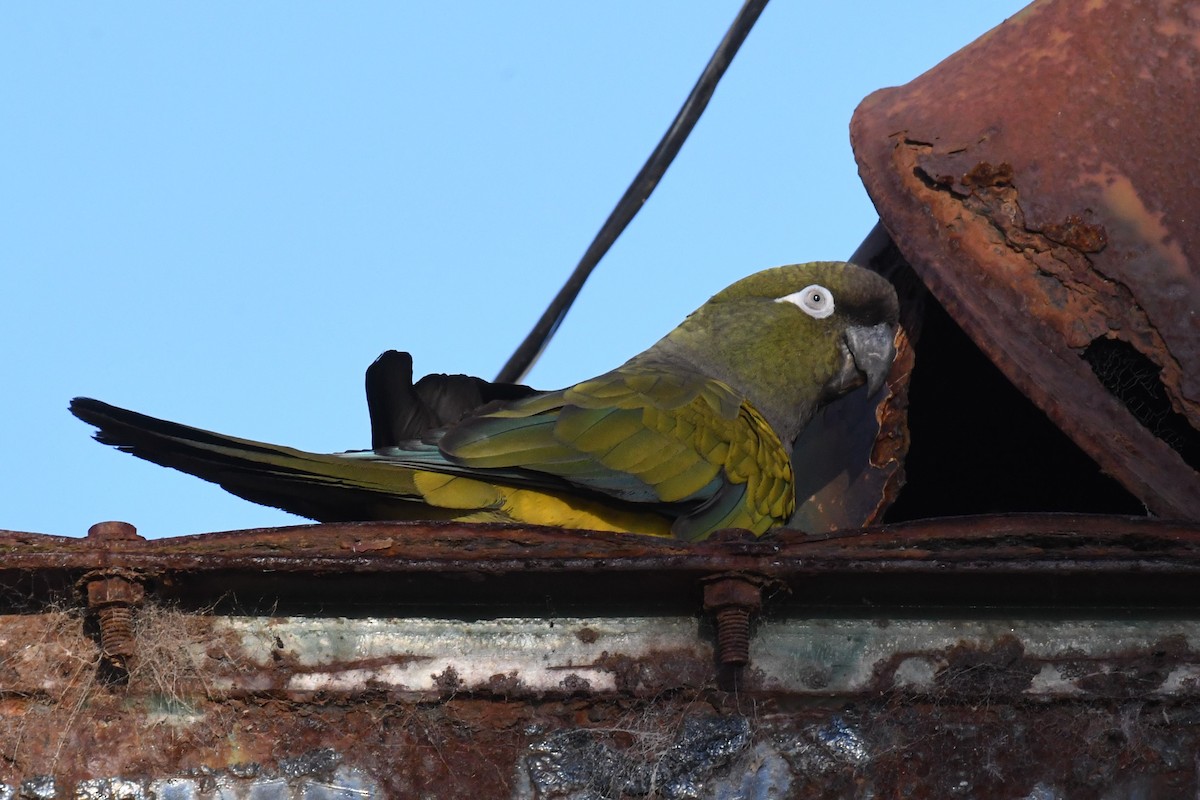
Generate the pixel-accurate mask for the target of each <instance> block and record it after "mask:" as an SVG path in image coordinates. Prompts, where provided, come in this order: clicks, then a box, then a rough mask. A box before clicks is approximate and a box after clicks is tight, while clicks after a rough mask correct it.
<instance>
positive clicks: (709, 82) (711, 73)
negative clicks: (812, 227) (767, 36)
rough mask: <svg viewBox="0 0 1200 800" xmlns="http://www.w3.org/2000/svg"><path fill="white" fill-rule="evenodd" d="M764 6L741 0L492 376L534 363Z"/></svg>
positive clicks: (519, 374) (511, 378)
mask: <svg viewBox="0 0 1200 800" xmlns="http://www.w3.org/2000/svg"><path fill="white" fill-rule="evenodd" d="M766 5H767V0H746V3H745V5H743V6H742V10H741V11H739V12H738V15H737V17H736V18H735V19H734V21H733V24H732V25H730V26H729V30H728V31H726V33H725V38H723V39H722V40H721V43H720V44H719V45H717V49H716V51H715V52H714V53H713V54H712V58H710V59H709V60H708V65H707V66H705V68H704V72H702V73H701V74H700V79H699V80H698V81H696V85H695V86H694V87H693V88H692V92H691V94H689V95H688V97H687V100H685V101H684V103H683V107H682V108H680V109H679V113H678V114H676V115H675V120H674V121H673V122H672V123H671V127H669V128H667V132H666V133H665V134H664V135H663V138H662V140H661V141H659V143H658V146H657V147H655V148H654V152H652V153H651V154H650V157H649V158H648V159H646V163H645V164H644V165H643V166H642V169H641V171H640V172H638V174H637V177H636V178H634V179H633V183H631V184H630V185H629V188H628V189H626V190H625V194H623V195H622V196H621V199H620V200H619V201H618V202H617V205H616V207H615V208H613V210H612V213H611V214H609V215H608V219H607V220H605V221H604V225H603V227H601V228H600V232H599V233H597V234H596V238H595V239H593V240H592V243H591V244H590V245H588V249H587V251H586V252H585V253H584V254H583V258H581V259H580V260H579V264H578V265H577V266H576V267H575V271H574V272H572V273H571V276H570V277H569V278H567V282H566V283H565V284H563V287H562V288H561V289H559V291H558V294H557V295H555V297H554V299H553V300H552V301H550V305H549V306H548V307H547V308H546V311H545V313H543V314H542V317H541V319H539V320H538V321H537V324H536V325H534V326H533V330H531V331H530V332H529V335H528V336H526V337H525V341H523V342H521V345H520V346H519V347H518V348H517V349H516V351H515V352H513V354H512V356H511V357H510V358H509V359H508V362H507V363H506V364H505V365H504V368H503V369H501V370H500V373H499V374H498V375H497V376H496V380H497V381H499V382H504V383H515V382H517V381H520V380H521V379H522V378H523V377H524V376H525V374H526V373H527V372H529V369H530V367H532V366H533V363H534V362H535V361H537V358H538V356H540V355H541V353H542V350H544V349H545V348H546V345H547V344H548V343H549V342H550V338H551V337H552V336H554V332H555V331H557V330H558V326H559V325H560V324H562V321H563V318H564V317H566V316H567V311H568V310H570V308H571V304H572V303H574V302H575V298H576V297H577V296H578V295H579V290H580V289H582V288H583V284H584V282H585V281H586V280H587V279H588V276H589V275H591V274H592V270H593V269H595V268H596V264H598V263H599V262H600V259H601V258H603V257H604V254H605V253H607V252H608V249H609V248H610V247H612V245H613V242H615V241H616V240H617V237H618V236H620V235H621V233H622V231H624V230H625V228H626V227H627V226H628V225H629V223H630V221H631V220H632V219H633V218H634V217H635V216H636V215H637V213H638V211H640V210H641V208H642V206H643V205H644V204H645V202H646V200H647V198H649V197H650V193H651V192H653V191H654V187H656V186H658V182H659V181H660V180H661V179H662V176H663V174H664V173H666V171H667V167H669V166H671V162H672V161H673V160H674V159H675V156H676V155H677V154H678V153H679V148H681V147H683V143H684V141H685V140H686V139H687V137H688V135H689V134H690V133H691V132H692V128H694V127H696V122H697V121H698V120H699V119H700V115H701V114H703V113H704V109H705V107H706V106H708V101H709V100H710V99H711V98H712V95H713V92H714V91H715V90H716V88H717V83H718V82H719V81H720V80H721V76H722V75H724V74H725V70H726V69H728V68H729V64H730V62H731V61H733V57H734V56H735V55H737V51H738V48H739V47H741V46H742V42H744V41H745V40H746V36H747V35H749V33H750V30H751V29H752V28H753V27H754V23H755V22H757V21H758V16H759V14H761V13H762V10H763V9H764V8H765V7H766Z"/></svg>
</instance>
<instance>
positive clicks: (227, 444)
mask: <svg viewBox="0 0 1200 800" xmlns="http://www.w3.org/2000/svg"><path fill="white" fill-rule="evenodd" d="M70 410H71V413H72V414H74V415H75V416H76V417H78V418H79V419H81V420H83V421H84V422H86V423H88V424H89V425H94V426H95V427H96V428H98V430H97V431H96V434H95V438H96V440H97V441H99V442H102V443H104V444H108V445H113V446H115V447H117V448H118V449H120V450H123V451H124V452H126V453H130V454H132V455H135V456H137V457H138V458H142V459H145V460H147V461H152V462H154V463H155V464H160V465H162V466H164V467H172V468H174V469H177V470H181V471H183V472H186V473H189V474H191V475H195V476H196V477H198V478H203V479H204V480H206V481H211V482H213V483H216V484H219V485H220V486H222V487H223V488H225V489H226V490H227V491H229V492H232V493H233V494H235V495H237V496H239V497H242V498H245V499H246V500H250V501H251V502H254V503H260V504H263V505H270V506H274V507H276V508H281V509H283V510H284V511H289V512H291V513H293V514H299V515H300V516H304V517H309V518H311V519H316V520H319V521H321V522H342V521H350V520H361V519H410V518H421V519H429V518H430V517H436V516H438V513H437V511H438V510H437V509H431V508H430V507H429V506H426V505H424V504H423V503H421V493H420V492H419V491H418V490H417V489H416V486H415V485H414V484H413V481H412V472H413V470H411V469H406V468H405V467H401V466H397V465H394V464H387V463H382V462H378V461H372V460H369V459H348V458H344V457H339V456H336V455H324V454H318V453H308V452H305V451H303V450H296V449H294V448H290V447H282V446H278V445H272V444H265V443H263V442H255V441H251V440H248V439H239V438H236V437H233V436H225V435H222V434H218V433H213V432H211V431H206V430H201V429H199V428H192V427H189V426H187V425H180V424H179V423H176V422H169V421H167V420H162V419H157V418H155V417H151V416H147V415H145V414H139V413H137V412H136V411H129V410H127V409H124V408H118V407H116V406H111V405H109V404H107V403H102V402H100V401H99V400H93V399H91V398H87V397H77V398H75V399H74V400H72V401H71V405H70ZM447 516H448V514H447Z"/></svg>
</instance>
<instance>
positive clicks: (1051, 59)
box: [851, 0, 1200, 519]
mask: <svg viewBox="0 0 1200 800" xmlns="http://www.w3.org/2000/svg"><path fill="white" fill-rule="evenodd" d="M1198 75H1200V18H1198V17H1197V15H1196V13H1195V8H1194V5H1193V4H1191V3H1186V2H1178V1H1176V2H1162V0H1097V2H1091V3H1088V4H1086V5H1085V6H1081V5H1080V4H1079V3H1075V2H1070V0H1040V1H1039V2H1035V3H1033V4H1032V5H1031V6H1029V7H1028V8H1026V9H1025V10H1023V11H1022V12H1020V13H1019V14H1017V15H1016V16H1014V17H1013V18H1012V19H1010V20H1008V21H1007V22H1005V23H1004V24H1002V25H1001V26H999V27H998V28H996V29H995V30H993V31H991V32H990V33H988V34H986V35H985V36H983V37H981V38H980V39H978V40H977V41H976V42H974V43H973V44H971V45H970V46H968V47H966V48H964V49H963V50H961V51H959V52H958V53H955V54H954V55H953V56H951V57H949V58H948V59H946V60H945V61H943V62H942V63H941V64H939V65H938V66H937V67H935V68H933V69H932V70H930V71H929V72H927V73H926V74H924V75H922V76H920V77H919V78H917V79H916V80H914V81H912V82H911V83H909V84H907V85H905V86H902V87H899V88H893V89H884V90H881V91H878V92H875V93H874V94H872V95H870V96H869V97H867V99H866V100H864V101H863V103H862V104H861V105H860V107H859V108H858V110H857V111H856V113H855V115H854V119H853V121H852V123H851V138H852V142H853V145H854V151H855V156H856V158H857V159H858V163H859V170H860V173H861V175H862V177H863V182H864V184H865V185H866V187H867V191H868V192H869V194H870V195H871V197H872V199H873V200H874V202H875V205H876V207H877V209H878V210H879V214H880V217H881V219H882V221H883V224H884V225H885V226H886V228H887V231H888V232H889V233H890V235H891V237H892V239H893V240H894V241H895V242H896V244H897V245H898V247H899V249H900V251H901V252H902V253H903V254H904V256H905V257H906V258H907V260H908V261H909V262H910V263H911V264H912V265H913V266H914V267H915V268H916V270H917V272H918V273H919V275H920V277H921V279H922V280H923V281H924V282H925V283H926V284H927V285H928V287H929V289H930V290H931V291H932V292H933V294H934V295H935V296H936V297H937V299H938V301H939V302H940V303H941V304H942V305H943V306H945V308H946V309H947V310H948V311H949V312H950V314H951V315H952V316H953V317H954V319H955V320H956V321H957V322H958V323H959V324H960V325H961V326H962V327H963V329H964V330H966V332H967V333H968V334H969V335H970V336H971V338H972V339H973V340H974V341H975V343H976V344H977V345H978V346H979V347H980V348H981V349H982V350H983V351H984V352H985V353H986V354H987V355H988V356H989V357H990V358H991V359H992V361H993V362H995V363H996V365H997V366H999V367H1000V368H1001V369H1002V370H1003V371H1004V373H1005V374H1006V375H1007V377H1008V378H1009V379H1010V380H1011V381H1012V382H1013V383H1014V384H1015V385H1016V386H1017V387H1018V388H1019V389H1021V391H1022V392H1024V393H1025V394H1026V395H1027V396H1029V397H1030V398H1032V399H1033V400H1034V402H1036V403H1037V404H1038V406H1040V407H1041V408H1042V410H1043V411H1044V412H1045V413H1046V414H1047V415H1048V416H1049V417H1050V418H1051V419H1052V420H1053V421H1054V422H1055V423H1056V424H1057V425H1058V426H1059V427H1060V428H1061V429H1062V430H1063V431H1065V432H1066V433H1068V434H1069V435H1070V436H1071V437H1072V438H1073V439H1074V440H1075V441H1076V442H1077V443H1078V444H1079V446H1080V447H1081V448H1082V449H1083V450H1084V451H1086V452H1087V453H1088V454H1090V455H1091V456H1092V457H1093V458H1094V459H1096V461H1097V462H1099V464H1100V465H1101V466H1102V467H1103V469H1104V470H1105V471H1106V472H1108V473H1110V474H1112V475H1113V476H1115V477H1116V478H1117V479H1118V480H1120V481H1121V482H1122V483H1123V484H1124V485H1125V486H1126V487H1127V488H1128V489H1129V490H1130V491H1131V492H1133V493H1134V494H1135V495H1137V496H1138V497H1139V498H1141V499H1142V500H1143V501H1144V502H1145V503H1146V504H1147V505H1148V506H1149V507H1150V509H1151V511H1153V512H1154V513H1156V514H1159V515H1162V516H1167V517H1183V518H1189V519H1200V444H1198V442H1200V433H1198V431H1200V316H1198V315H1200V268H1198V267H1197V258H1198V255H1197V254H1200V227H1198V226H1197V224H1196V222H1197V220H1198V219H1200V184H1197V182H1196V174H1197V162H1196V153H1198V152H1200V128H1198V127H1197V126H1196V124H1195V111H1196V108H1197V107H1200V80H1197V76H1198Z"/></svg>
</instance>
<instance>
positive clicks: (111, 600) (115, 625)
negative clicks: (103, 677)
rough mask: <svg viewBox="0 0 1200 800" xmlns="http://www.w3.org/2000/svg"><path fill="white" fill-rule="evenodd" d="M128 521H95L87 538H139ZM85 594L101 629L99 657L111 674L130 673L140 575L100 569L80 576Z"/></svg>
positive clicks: (141, 594) (140, 598) (140, 597)
mask: <svg viewBox="0 0 1200 800" xmlns="http://www.w3.org/2000/svg"><path fill="white" fill-rule="evenodd" d="M141 538H142V537H140V536H138V533H137V529H136V528H134V527H133V526H132V525H130V524H129V523H128V522H115V521H113V522H97V523H96V524H95V525H93V526H92V527H90V528H88V539H91V540H98V541H99V542H109V541H131V540H137V539H141ZM79 585H80V586H81V587H83V589H84V590H85V591H86V593H87V604H88V608H90V609H92V610H93V611H95V612H96V621H97V623H98V624H99V628H100V656H101V658H102V659H103V661H104V664H105V665H106V666H107V668H108V669H109V670H110V671H111V672H112V673H113V675H114V677H117V678H124V677H127V676H128V675H129V663H130V661H131V660H132V659H133V656H134V654H135V653H136V647H135V640H134V635H133V609H134V608H135V607H137V606H140V605H141V604H142V601H143V600H144V599H145V597H146V590H145V587H144V586H143V585H142V579H141V576H139V575H138V574H137V573H135V572H132V571H130V570H123V569H119V568H108V569H99V570H95V571H93V572H89V573H87V574H86V575H84V576H83V578H81V579H80V581H79Z"/></svg>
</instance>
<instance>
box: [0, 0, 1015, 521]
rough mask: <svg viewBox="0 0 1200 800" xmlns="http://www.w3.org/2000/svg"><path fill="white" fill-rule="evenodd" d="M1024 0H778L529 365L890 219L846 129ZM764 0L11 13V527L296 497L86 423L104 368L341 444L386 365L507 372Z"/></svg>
mask: <svg viewBox="0 0 1200 800" xmlns="http://www.w3.org/2000/svg"><path fill="white" fill-rule="evenodd" d="M1022 5H1024V3H1023V2H1020V0H1014V1H1007V2H1001V1H1000V0H995V1H994V2H969V3H964V2H961V0H956V1H955V2H949V1H943V0H938V1H937V2H926V3H920V4H916V5H909V6H898V5H896V4H895V3H891V2H887V3H885V2H879V1H878V0H865V1H863V2H853V3H803V2H798V0H775V2H773V3H772V4H771V5H769V6H768V8H767V10H766V12H765V13H764V14H763V16H762V18H761V19H760V21H759V23H758V25H757V27H756V28H755V30H754V32H753V33H752V34H751V35H750V38H749V39H748V40H747V42H746V43H745V45H744V46H743V48H742V50H741V52H740V53H739V55H738V57H737V59H736V60H735V61H734V63H733V65H732V67H731V68H730V70H729V72H728V73H727V75H726V77H725V79H724V81H723V82H722V84H721V86H720V87H719V89H718V90H717V93H716V96H715V97H714V99H713V101H712V103H711V104H710V106H709V108H708V111H707V112H706V114H705V117H704V118H703V119H702V120H701V122H700V124H699V126H698V127H697V129H696V131H695V132H694V133H693V135H692V137H691V139H690V140H689V141H688V142H687V144H686V145H685V146H684V149H683V151H682V152H681V154H680V155H679V157H678V158H677V160H676V161H675V164H674V165H673V166H672V168H671V170H670V171H669V172H668V173H667V175H666V178H665V179H664V180H663V182H662V183H661V185H660V186H659V188H658V190H657V191H656V192H655V194H654V196H653V197H652V198H651V199H650V201H649V203H648V204H647V205H646V207H645V208H644V209H643V211H642V213H641V214H640V215H639V216H638V218H637V219H636V220H635V221H634V223H633V225H632V226H631V227H630V228H629V229H628V230H627V231H626V232H625V234H624V235H623V236H622V238H621V239H620V240H619V241H618V243H617V245H616V246H615V247H614V248H613V250H612V251H611V252H610V253H609V255H608V256H607V258H606V259H605V260H604V261H603V262H602V263H601V265H600V267H599V269H598V270H597V272H596V273H595V275H594V276H593V277H592V279H591V281H590V282H589V284H588V286H587V287H586V288H585V290H584V292H583V294H582V296H581V297H580V299H579V301H578V303H577V304H576V306H575V308H574V309H573V310H572V312H571V314H570V316H569V317H568V318H567V320H566V322H565V323H564V325H563V326H562V328H561V330H560V331H559V334H558V337H557V338H556V339H555V341H554V342H553V343H552V344H551V346H550V348H549V350H548V351H547V352H546V353H545V355H544V356H543V358H542V360H541V362H540V363H539V364H538V366H537V367H536V368H535V370H534V371H533V373H532V374H531V375H530V376H529V378H528V382H529V383H531V384H533V385H535V386H541V387H545V388H556V387H559V386H562V385H566V384H568V383H571V382H574V381H577V380H580V379H583V378H586V377H590V376H592V375H594V374H596V373H598V372H601V371H603V370H605V369H608V368H610V367H612V366H615V365H616V364H618V363H620V362H621V361H623V360H625V359H626V358H627V357H629V356H630V355H632V354H634V353H636V352H637V351H639V350H641V349H642V348H644V347H646V346H647V345H649V344H651V343H652V342H653V341H654V340H656V339H657V338H658V337H659V336H661V335H662V334H663V333H665V332H666V331H667V330H669V329H670V328H671V327H673V326H674V325H675V324H676V323H677V322H679V321H680V320H681V319H682V318H683V317H684V316H685V315H686V314H687V313H688V312H689V311H691V310H692V309H693V308H694V307H695V306H697V305H699V304H700V303H702V302H703V301H704V300H705V299H706V298H707V297H708V296H709V295H711V294H713V293H714V292H716V291H717V290H719V289H720V288H722V287H724V286H725V285H727V284H729V283H731V282H732V281H734V280H736V279H738V278H740V277H742V276H744V275H747V274H749V273H751V272H754V271H757V270H758V269H761V268H764V267H769V266H774V265H778V264H784V263H792V262H798V261H811V260H817V259H838V258H845V257H847V256H848V255H849V254H850V253H851V252H852V251H853V250H854V248H855V247H856V246H857V245H858V243H859V242H860V241H861V240H862V238H863V237H864V236H865V235H866V233H867V232H868V231H869V230H870V228H871V226H872V224H873V223H874V220H875V213H874V209H873V208H872V206H871V203H870V200H869V199H868V198H867V196H866V193H865V192H864V191H863V188H862V184H861V183H860V181H859V179H858V175H857V171H856V168H855V164H854V160H853V157H852V155H851V152H850V146H849V141H848V133H847V126H848V123H849V120H850V115H851V113H852V111H853V110H854V108H855V106H856V105H857V104H858V102H859V101H860V100H861V99H862V98H863V97H864V96H866V95H867V94H868V93H869V92H871V91H872V90H874V89H877V88H881V87H885V86H891V85H896V84H901V83H905V82H907V81H908V80H910V79H912V78H913V77H915V76H916V75H918V74H920V73H921V72H924V71H925V70H926V69H928V68H929V67H931V66H933V65H934V64H936V63H937V62H938V61H940V60H941V59H942V58H944V57H945V56H947V55H949V54H950V53H952V52H953V51H955V50H957V49H958V48H960V47H962V46H963V45H965V44H967V43H969V42H970V41H972V40H973V39H975V38H976V37H978V36H979V35H981V34H982V33H984V32H985V31H987V30H988V29H990V28H992V27H993V26H995V25H996V24H998V23H1000V22H1001V21H1002V20H1003V19H1004V18H1005V17H1007V16H1009V15H1011V14H1013V13H1015V12H1016V11H1017V10H1018V9H1019V8H1020V7H1021V6H1022ZM739 6H740V3H738V2H732V1H731V2H719V3H718V2H710V3H695V2H690V1H689V2H682V1H679V2H658V3H644V2H609V3H552V2H543V3H523V2H506V3H420V4H417V3H401V2H388V3H380V2H370V3H368V2H360V3H315V2H295V3H293V2H287V3H284V2H256V3H241V2H239V3H230V2H204V3H151V4H136V5H121V4H118V5H111V4H85V3H5V4H3V5H2V6H0V109H3V120H4V121H3V124H2V125H0V160H2V161H0V163H2V169H3V172H2V175H0V267H2V269H3V276H4V283H3V285H4V291H3V293H2V294H0V303H2V309H3V313H2V314H0V365H2V366H0V370H2V371H0V387H2V389H0V441H2V442H3V445H4V451H5V458H4V459H3V467H0V469H2V470H3V473H2V474H0V528H3V529H10V530H26V531H38V532H43V533H56V534H64V535H82V534H83V533H84V532H85V531H86V529H87V527H88V526H89V525H90V524H91V523H93V522H96V521H99V520H105V519H122V520H126V521H129V522H132V523H133V524H135V525H137V526H138V528H139V529H140V530H141V532H142V533H143V534H145V535H148V536H163V535H175V534H183V533H194V532H203V531H213V530H230V529H237V528H248V527H257V526H265V525H284V524H292V523H299V522H301V520H299V519H298V518H296V517H293V516H290V515H288V514H284V513H283V512H278V511H275V510H273V509H266V508H261V507H258V506H254V505H252V504H250V503H247V502H245V501H242V500H239V499H237V498H235V497H233V496H232V495H228V494H226V493H225V492H224V491H223V490H221V489H220V488H218V487H216V486H214V485H212V484H208V483H204V482H202V481H200V480H198V479H196V478H192V477H190V476H186V475H183V474H182V473H178V472H174V471H171V470H166V469H163V468H161V467H158V466H155V465H152V464H148V463H146V462H142V461H138V460H136V459H134V458H132V457H130V456H127V455H124V454H121V453H118V452H117V451H115V450H113V449H111V448H108V447H104V446H101V445H99V444H97V443H95V442H93V441H91V439H90V433H91V429H90V428H89V427H88V426H86V425H84V424H83V423H81V422H79V421H77V420H76V419H74V418H73V417H72V416H70V414H68V412H67V410H66V404H67V401H68V400H69V399H70V398H71V397H73V396H75V395H88V396H92V397H97V398H99V399H102V400H105V401H108V402H111V403H115V404H117V405H123V406H127V407H130V408H134V409H137V410H140V411H144V412H146V413H150V414H154V415H156V416H161V417H166V418H169V419H174V420H178V421H180V422H185V423H188V424H191V425H197V426H200V427H205V428H209V429H213V430H219V431H222V432H226V433H231V434H236V435H239V436H244V437H249V438H255V439H263V440H269V441H273V442H278V443H283V444H290V445H293V446H297V447H302V448H306V449H311V450H318V451H336V450H346V449H358V448H363V447H366V446H369V429H368V424H367V411H366V405H365V402H364V400H363V390H362V379H363V371H364V369H365V368H366V367H367V365H368V364H369V363H370V362H371V361H372V359H374V357H375V356H376V355H377V354H378V353H380V352H381V351H383V350H385V349H388V348H397V349H406V350H409V351H411V352H412V353H413V354H414V358H415V361H416V369H417V371H418V374H424V373H425V372H467V373H472V374H478V375H482V376H484V377H492V376H493V375H494V374H495V372H496V371H497V370H498V369H499V368H500V366H501V365H502V364H503V363H504V361H505V359H506V358H507V357H508V355H509V354H510V353H511V351H512V349H513V348H514V347H515V346H516V345H517V343H518V342H519V341H520V340H521V338H522V337H523V336H524V335H525V333H526V332H527V331H528V329H529V327H530V326H531V325H532V323H533V321H534V320H535V319H536V317H537V316H538V315H539V314H540V313H541V311H542V309H543V308H544V306H545V304H546V302H547V301H548V299H549V298H550V297H551V296H552V295H553V294H554V292H555V291H556V290H557V289H558V287H559V285H560V283H561V281H562V280H563V278H564V277H565V276H566V275H567V273H568V272H569V270H570V269H571V268H572V267H573V266H574V265H575V263H576V261H577V260H578V258H579V256H580V255H581V254H582V252H583V250H584V248H585V247H586V246H587V244H588V242H589V241H590V240H591V237H592V236H593V234H594V233H595V232H596V230H597V229H598V227H599V226H600V224H601V222H602V221H603V220H604V218H605V217H606V215H607V214H608V212H609V211H610V210H611V208H612V206H613V204H614V203H615V201H616V200H617V198H618V197H619V196H620V194H621V193H622V192H623V191H624V189H625V187H626V185H627V184H628V182H629V180H630V179H631V178H632V176H633V175H634V174H635V173H636V171H637V170H638V168H639V167H640V166H641V164H642V162H643V161H644V159H645V157H646V156H647V154H648V153H649V152H650V150H651V148H652V147H653V146H654V144H655V143H656V142H657V141H658V138H659V137H660V136H661V135H662V133H663V131H664V130H665V128H666V126H667V124H668V123H669V121H670V120H671V118H672V117H673V115H674V114H675V112H676V110H677V109H678V107H679V104H680V102H681V101H682V100H683V98H684V97H685V96H686V94H687V92H688V91H689V90H690V89H691V87H692V84H693V83H694V81H695V79H696V77H697V75H698V74H699V72H700V70H701V68H702V67H703V65H704V63H705V62H706V60H707V59H708V57H709V55H710V54H711V52H712V50H713V48H714V47H715V46H716V44H717V42H718V41H719V40H720V38H721V36H722V35H723V33H724V31H725V29H726V27H727V26H728V24H729V22H730V21H731V20H732V19H733V17H734V15H735V13H736V11H737V9H738V8H739Z"/></svg>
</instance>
